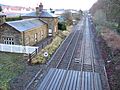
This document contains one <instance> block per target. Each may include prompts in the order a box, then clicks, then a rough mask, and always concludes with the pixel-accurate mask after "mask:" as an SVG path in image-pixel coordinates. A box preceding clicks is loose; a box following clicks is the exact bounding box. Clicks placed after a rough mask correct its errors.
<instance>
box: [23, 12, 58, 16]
mask: <svg viewBox="0 0 120 90" xmlns="http://www.w3.org/2000/svg"><path fill="white" fill-rule="evenodd" d="M22 16H33V17H57V16H56V15H55V14H52V13H49V12H47V11H42V12H41V13H40V15H37V14H36V12H31V13H27V14H24V15H22Z"/></svg>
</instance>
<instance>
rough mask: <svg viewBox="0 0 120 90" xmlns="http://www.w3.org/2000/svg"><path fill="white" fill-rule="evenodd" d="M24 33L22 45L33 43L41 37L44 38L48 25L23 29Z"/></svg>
mask: <svg viewBox="0 0 120 90" xmlns="http://www.w3.org/2000/svg"><path fill="white" fill-rule="evenodd" d="M23 35H24V37H23V38H24V43H23V44H24V45H34V44H36V43H37V42H39V41H41V40H42V39H44V38H46V37H47V35H48V26H47V25H43V26H40V27H36V28H34V29H31V30H28V31H25V32H24V33H22V36H23Z"/></svg>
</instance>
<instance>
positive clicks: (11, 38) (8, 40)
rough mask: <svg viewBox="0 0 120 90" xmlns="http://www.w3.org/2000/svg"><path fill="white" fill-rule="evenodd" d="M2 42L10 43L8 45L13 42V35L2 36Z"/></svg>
mask: <svg viewBox="0 0 120 90" xmlns="http://www.w3.org/2000/svg"><path fill="white" fill-rule="evenodd" d="M3 43H4V44H10V45H14V44H15V42H14V39H13V37H3Z"/></svg>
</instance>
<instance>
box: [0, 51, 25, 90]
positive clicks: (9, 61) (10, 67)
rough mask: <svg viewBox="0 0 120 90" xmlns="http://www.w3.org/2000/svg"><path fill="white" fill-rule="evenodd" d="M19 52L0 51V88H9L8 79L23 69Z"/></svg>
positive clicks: (3, 89)
mask: <svg viewBox="0 0 120 90" xmlns="http://www.w3.org/2000/svg"><path fill="white" fill-rule="evenodd" d="M22 57H23V56H22V55H21V54H12V53H2V52H0V90H8V89H9V81H10V80H11V79H12V78H14V77H16V76H17V75H19V74H20V73H22V72H23V70H24V68H25V67H24V65H23V63H22V61H23V59H22Z"/></svg>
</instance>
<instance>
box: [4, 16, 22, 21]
mask: <svg viewBox="0 0 120 90" xmlns="http://www.w3.org/2000/svg"><path fill="white" fill-rule="evenodd" d="M17 20H22V17H21V16H18V17H7V18H6V21H17Z"/></svg>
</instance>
